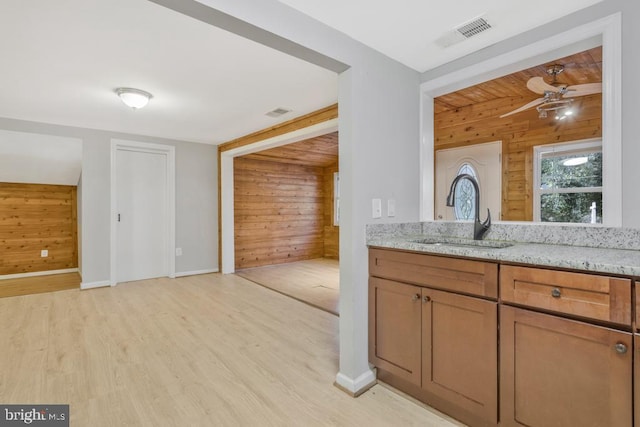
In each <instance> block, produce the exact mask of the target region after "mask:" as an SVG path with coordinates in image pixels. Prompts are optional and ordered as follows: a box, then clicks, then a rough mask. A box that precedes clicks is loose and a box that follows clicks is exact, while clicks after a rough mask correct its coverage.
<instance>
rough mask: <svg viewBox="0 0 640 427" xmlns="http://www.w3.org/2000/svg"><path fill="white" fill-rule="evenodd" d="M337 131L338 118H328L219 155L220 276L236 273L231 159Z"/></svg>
mask: <svg viewBox="0 0 640 427" xmlns="http://www.w3.org/2000/svg"><path fill="white" fill-rule="evenodd" d="M337 130H338V119H331V120H326V121H324V122H321V123H318V124H315V125H312V126H307V127H304V128H300V129H298V130H295V131H293V132H288V133H285V134H282V135H278V136H274V137H272V138H267V139H263V140H262V141H257V142H254V143H252V144H248V145H243V146H240V147H238V148H233V149H231V150H227V151H223V152H221V153H220V205H221V208H220V219H221V225H222V227H221V233H220V239H221V242H222V244H221V248H222V250H221V260H222V262H221V266H220V267H221V268H220V271H221V272H222V274H231V273H235V270H236V258H235V222H234V206H233V203H234V193H233V159H234V158H235V157H239V156H244V155H246V154H251V153H255V152H258V151H262V150H266V149H268V148H274V147H279V146H281V145H287V144H292V143H294V142H298V141H303V140H305V139H309V138H314V137H316V136H320V135H326V134H328V133H331V132H335V131H337Z"/></svg>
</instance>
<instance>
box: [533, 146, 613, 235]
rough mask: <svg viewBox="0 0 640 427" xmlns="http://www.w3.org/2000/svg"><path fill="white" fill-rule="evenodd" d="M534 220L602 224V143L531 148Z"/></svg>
mask: <svg viewBox="0 0 640 427" xmlns="http://www.w3.org/2000/svg"><path fill="white" fill-rule="evenodd" d="M534 156H535V162H534V180H535V182H534V211H533V212H534V218H533V219H534V220H535V221H542V222H573V223H602V216H603V212H602V141H601V140H592V141H580V142H572V143H567V144H552V145H542V146H537V147H534Z"/></svg>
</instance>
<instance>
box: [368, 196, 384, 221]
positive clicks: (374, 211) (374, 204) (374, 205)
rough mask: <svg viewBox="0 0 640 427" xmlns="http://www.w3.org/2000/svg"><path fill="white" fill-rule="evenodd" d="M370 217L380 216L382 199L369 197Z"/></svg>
mask: <svg viewBox="0 0 640 427" xmlns="http://www.w3.org/2000/svg"><path fill="white" fill-rule="evenodd" d="M371 217H373V218H382V200H381V199H371Z"/></svg>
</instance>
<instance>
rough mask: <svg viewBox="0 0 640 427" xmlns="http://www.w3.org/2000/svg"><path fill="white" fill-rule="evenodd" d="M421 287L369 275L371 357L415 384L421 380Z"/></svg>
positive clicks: (383, 367)
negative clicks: (371, 316)
mask: <svg viewBox="0 0 640 427" xmlns="http://www.w3.org/2000/svg"><path fill="white" fill-rule="evenodd" d="M420 292H421V289H420V287H418V286H412V285H406V284H403V283H399V282H393V281H391V280H385V279H379V278H376V277H372V278H370V279H369V304H370V306H369V312H370V313H375V315H374V316H373V318H372V319H371V322H370V326H369V361H370V362H371V363H373V364H374V365H376V366H377V367H378V368H380V369H385V370H387V371H388V372H390V373H391V374H393V375H396V376H398V377H399V378H402V379H404V380H406V381H409V382H411V383H413V384H416V385H418V386H419V385H420V381H421V371H420V369H421V362H420V357H421V355H422V349H421V343H420V339H421V335H420V325H421V316H422V304H421V298H422V297H421V294H420Z"/></svg>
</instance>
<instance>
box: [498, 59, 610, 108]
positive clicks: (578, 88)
mask: <svg viewBox="0 0 640 427" xmlns="http://www.w3.org/2000/svg"><path fill="white" fill-rule="evenodd" d="M563 71H564V66H563V65H559V64H554V65H552V66H550V67H549V68H548V69H547V74H549V75H550V76H553V81H552V82H551V84H549V83H547V82H545V81H544V79H543V78H542V77H531V78H530V79H529V80H528V81H527V88H528V89H529V90H530V91H532V92H535V93H538V94H540V95H542V98H538V99H534V100H533V101H531V102H529V103H527V104H525V105H523V106H522V107H520V108H516V109H515V110H513V111H510V112H508V113H506V114H503V115H501V116H500V118H503V117H507V116H510V115H512V114H516V113H519V112H521V111H525V110H528V109H529V108H533V107H536V109H537V110H538V113H539V117H540V118H545V117H547V113H548V112H549V111H554V112H558V111H559V110H564V111H566V112H569V107H571V102H572V101H573V99H571V97H575V96H586V95H593V94H595V93H601V92H602V83H585V84H580V85H572V86H568V85H564V84H562V83H558V81H557V78H558V74H560V73H562V72H563ZM569 114H570V113H569Z"/></svg>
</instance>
